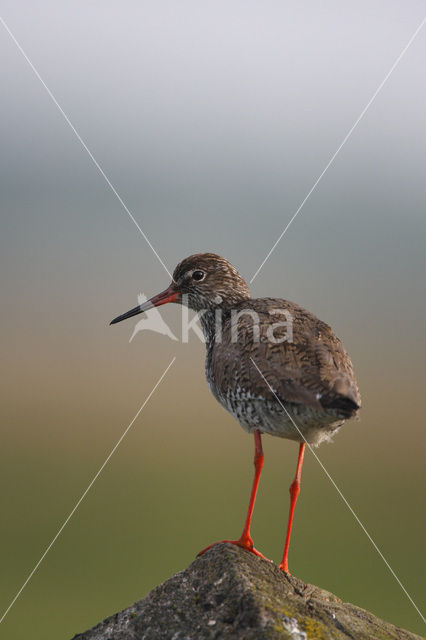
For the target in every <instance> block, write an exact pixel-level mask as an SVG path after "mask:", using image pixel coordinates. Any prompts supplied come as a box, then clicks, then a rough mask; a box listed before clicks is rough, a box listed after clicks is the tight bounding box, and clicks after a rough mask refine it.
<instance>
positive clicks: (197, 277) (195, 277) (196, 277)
mask: <svg viewBox="0 0 426 640" xmlns="http://www.w3.org/2000/svg"><path fill="white" fill-rule="evenodd" d="M205 275H206V274H205V273H204V271H201V270H200V269H196V270H195V271H193V272H192V279H193V280H198V281H200V280H203V279H204V276H205Z"/></svg>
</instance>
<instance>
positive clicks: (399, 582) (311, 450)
mask: <svg viewBox="0 0 426 640" xmlns="http://www.w3.org/2000/svg"><path fill="white" fill-rule="evenodd" d="M250 360H251V361H252V363H253V364H254V366H255V367H256V369H257V371H258V372H259V373H260V375H261V376H262V378H263V380H264V381H265V382H266V384H267V386H268V387H269V389H270V391H271V392H272V393H273V395H274V397H275V399H276V401H277V402H278V403H279V404H280V406H281V407H282V408H283V409H284V411H285V412H286V414H287V416H288V417H289V419H290V420H291V422H292V424H293V426H294V427H295V429H297V431H298V433H299V435H300V436H301V438H302V439H303V440H304V442H305V444H306V445H307V446H308V449H309V451H310V452H311V453H312V455H313V456H314V458H315V459H316V461H317V462H318V464H319V465H320V467H321V469H322V470H323V471H324V473H325V475H326V476H327V478H328V479H329V480H330V482H331V484H332V485H333V487H334V488H335V489H336V491H337V493H338V494H339V496H340V497H341V498H342V500H343V502H344V503H345V505H346V506H347V507H348V509H349V511H350V512H351V514H352V515H353V517H354V518H355V520H356V521H357V522H358V524H359V526H360V527H361V529H362V530H363V531H364V533H365V535H366V536H367V538H368V539H369V540H370V542H371V544H372V545H373V547H374V548H375V550H376V551H377V553H378V554H379V556H380V557H381V559H382V560H383V562H384V563H385V565H386V566H387V568H388V569H389V571H390V572H391V574H392V575H393V577H394V578H395V580H396V581H397V583H398V584H399V586H400V587H401V589H402V590H403V592H404V593H405V595H406V596H407V598H408V599H409V601H410V602H411V604H412V605H413V607H414V608H415V610H416V611H417V613H418V614H419V616H420V617H421V619H422V620H423V622H425V623H426V619H425V618H424V616H423V614H422V612H421V611H420V609H419V608H418V606H417V605H416V603H415V602H414V600H413V598H412V597H411V596H410V594H409V593H408V591H407V589H406V588H405V587H404V585H403V584H402V582H401V580H400V579H399V578H398V576H397V575H396V573H395V571H394V570H393V569H392V567H391V566H390V564H389V562H388V561H387V560H386V558H385V556H384V555H383V553H382V552H381V551H380V549H379V547H378V546H377V544H376V543H375V542H374V540H373V538H372V537H371V535H370V534H369V533H368V531H367V529H366V528H365V526H364V525H363V524H362V522H361V520H360V519H359V517H358V516H357V514H356V513H355V511H354V510H353V509H352V507H351V505H350V504H349V502H348V501H347V500H346V498H345V496H344V495H343V493H342V492H341V490H340V489H339V487H338V486H337V484H336V483H335V481H334V480H333V478H332V477H331V475H330V474H329V473H328V471H327V469H326V468H325V467H324V465H323V463H322V462H321V460H320V459H319V457H318V456H317V454H316V453H315V451H314V450H313V448H312V447H311V445H310V444H309V442H307V440H306V438H305V436H304V435H303V433H302V432H301V430H300V429H299V427H298V426H297V424H296V423H295V422H294V420H293V418H292V417H291V415H290V414H289V412H288V411H287V409H286V408H285V406H284V405H283V403H282V402H281V400H280V399H279V398H278V396H277V394H276V393H275V391H274V390H273V388H272V387H271V385H270V384H269V382H268V381H267V379H266V378H265V376H264V375H263V373H262V371H261V370H260V369H259V367H258V366H257V364H256V363H255V361H254V360H253V358H252V357H250Z"/></svg>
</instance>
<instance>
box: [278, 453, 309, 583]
mask: <svg viewBox="0 0 426 640" xmlns="http://www.w3.org/2000/svg"><path fill="white" fill-rule="evenodd" d="M304 454H305V443H304V442H301V443H300V446H299V456H298V458H297V467H296V475H295V476H294V480H293V482H292V483H291V485H290V511H289V514H288V524H287V536H286V539H285V546H284V553H283V559H282V561H281V564H280V565H279V567H280V569H282V570H283V571H285V572H286V573H290V572H289V570H288V548H289V546H290V536H291V525H292V524H293V515H294V508H295V506H296V501H297V496H298V495H299V493H300V477H301V475H302V464H303V456H304Z"/></svg>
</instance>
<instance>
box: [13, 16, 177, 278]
mask: <svg viewBox="0 0 426 640" xmlns="http://www.w3.org/2000/svg"><path fill="white" fill-rule="evenodd" d="M0 22H1V23H2V25H3V27H4V28H5V30H6V31H7V33H8V34H9V36H10V37H11V38H12V40H13V42H14V43H15V45H16V46H17V48H18V49H19V51H20V52H21V53H22V55H23V57H24V58H25V60H26V61H27V63H28V64H29V66H30V67H31V69H32V70H33V72H34V74H35V75H36V76H37V78H38V79H39V80H40V82H41V84H42V85H43V87H44V88H45V89H46V91H47V93H48V95H49V97H50V98H51V100H52V102H53V103H54V104H55V106H56V107H57V108H58V110H59V111H60V113H61V114H62V116H63V117H64V119H65V121H66V122H67V124H68V125H69V126H70V128H71V129H72V131H73V133H74V134H75V136H76V138H77V139H78V141H79V142H80V144H81V145H82V147H83V148H84V149H85V150H86V151H87V154H88V155H89V157H90V159H91V160H92V162H93V164H94V165H95V167H96V168H97V169H98V171H99V173H100V174H101V176H102V177H103V178H104V180H105V182H106V183H107V185H108V186H109V188H110V189H111V191H112V192H113V194H114V195H115V197H116V198H117V200H118V201H119V203H120V204H121V206H122V207H123V209H124V211H125V212H126V213H127V215H128V216H129V218H130V220H131V221H132V222H133V223H134V225H135V226H136V228H137V229H138V231H139V233H140V234H141V235H142V237H143V239H144V240H145V242H146V243H147V244H148V246H149V247H150V249H151V250H152V252H153V253H154V255H155V256H156V258H157V259H158V260H159V262H160V263H161V265H162V266H163V268H164V269H165V270H166V271H167V273H168V274H169V276H170V278H172V280H173V277H172V274H171V273H170V271H169V270H168V268H167V267H166V265H165V264H164V262H163V260H162V259H161V258H160V256H159V255H158V253H157V251H156V250H155V248H154V247H153V245H152V243H151V242H150V240H149V238H148V236H147V235H146V234H145V233H144V231H143V230H142V228H141V226H140V225H139V223H138V222H137V221H136V219H135V217H134V216H133V214H132V213H131V212H130V210H129V208H128V207H127V205H126V204H125V202H124V201H123V199H122V197H121V196H120V194H119V193H118V191H117V189H116V188H115V187H114V185H113V184H112V182H111V180H110V179H109V178H108V176H107V175H106V173H105V171H104V170H103V169H102V167H101V165H100V164H99V162H98V161H97V160H96V158H95V156H94V155H93V153H92V152H91V151H90V149H89V147H88V146H87V144H86V143H85V142H84V140H83V138H82V137H81V135H80V134H79V133H78V131H77V129H76V128H75V126H74V125H73V123H72V122H71V120H70V119H69V117H68V116H67V114H66V113H65V111H64V110H63V109H62V107H61V105H60V104H59V102H58V101H57V99H56V98H55V96H54V95H53V93H52V92H51V90H50V89H49V87H48V86H47V84H46V83H45V81H44V80H43V78H42V77H41V75H40V73H39V72H38V71H37V69H36V68H35V66H34V65H33V63H32V62H31V60H30V59H29V57H28V56H27V54H26V53H25V51H24V50H23V48H22V47H21V45H20V44H19V42H18V41H17V39H16V38H15V36H14V35H13V33H12V31H11V30H10V29H9V27H8V26H7V24H6V22H5V21H4V20H3V18H2V17H1V16H0Z"/></svg>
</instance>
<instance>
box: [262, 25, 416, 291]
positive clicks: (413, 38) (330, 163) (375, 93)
mask: <svg viewBox="0 0 426 640" xmlns="http://www.w3.org/2000/svg"><path fill="white" fill-rule="evenodd" d="M425 22H426V18H423V20H422V21H421V23H420V24H419V26H418V27H417V29H416V30H415V32H414V33H413V35H412V36H411V38H410V39H409V41H408V42H407V44H406V45H405V47H404V48H403V50H402V51H401V53H400V54H399V56H398V57H397V59H396V60H395V62H394V63H393V65H392V66H391V68H390V69H389V71H388V72H387V74H386V75H385V77H384V79H383V80H382V82H381V83H380V84H379V86H378V87H377V89H376V91H375V92H374V93H373V95H372V96H371V98H370V100H369V101H368V102H367V104H366V105H365V107H364V109H363V110H362V111H361V113H360V114H359V116H358V118H357V119H356V120H355V122H354V124H353V125H352V127H351V128H350V129H349V131H348V133H347V134H346V135H345V137H344V138H343V140H342V142H341V144H340V145H339V147H338V148H337V149H336V151H335V152H334V153H333V155H332V156H331V158H330V160H329V161H328V162H327V164H326V165H325V167H324V169H323V171H322V172H321V173H320V175H319V176H318V178H317V179H316V180H315V182H314V184H313V185H312V187H311V188H310V190H309V191H308V193H307V194H306V196H305V197H304V199H303V200H302V202H301V203H300V205H299V207H298V208H297V210H296V211H295V213H294V214H293V215H292V217H291V218H290V220H289V222H288V223H287V225H286V227H285V228H284V229H283V231H282V232H281V233H280V235H279V236H278V239H277V240H276V241H275V242H274V244H273V245H272V248H271V250H270V251H269V253H268V254H267V256H266V257H265V259H264V260H263V262H262V263H261V264H260V266H259V267H258V269H257V271H256V272H255V274H254V276H253V277H252V279H251V280H250V284H251V283H252V282H253V280H254V279H255V278H256V276H257V275H258V273H259V271H260V270H261V269H262V267H263V265H264V264H265V262H266V261H267V260H268V259H269V257H270V255H271V254H272V252H273V251H274V250H275V248H276V247H277V245H278V243H279V242H280V241H281V239H282V238H283V236H284V235H285V233H286V232H287V230H288V228H289V227H290V225H291V223H292V222H293V221H294V219H295V218H296V216H297V215H298V214H299V212H300V211H301V210H302V209H303V207H304V206H305V204H306V202H307V200H308V199H309V198H310V196H311V195H312V193H313V192H314V191H315V189H316V188H317V186H318V184H319V183H320V181H321V180H322V178H323V177H324V175H325V174H326V172H327V171H328V169H329V168H330V167H331V165H332V164H333V162H334V160H335V159H336V157H337V155H338V154H339V153H340V151H341V150H342V148H343V147H344V145H345V144H346V142H347V141H348V140H349V138H350V137H351V135H352V133H353V132H354V130H355V128H356V127H357V126H358V124H359V123H360V122H361V120H362V118H363V117H364V116H365V114H366V113H367V111H368V109H369V108H370V107H371V105H372V104H373V102H374V100H375V99H376V97H377V96H378V94H379V93H380V91H381V90H382V88H383V87H384V85H385V84H386V82H387V81H388V80H389V78H390V76H391V74H392V73H393V71H394V70H395V69H396V67H397V65H398V64H399V62H400V61H401V59H402V57H403V56H404V54H405V53H406V51H407V49H408V48H409V47H410V45H411V44H412V43H413V42H414V40H415V38H416V36H417V35H418V33H419V32H420V30H421V28H422V27H423V25H424V23H425Z"/></svg>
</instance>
